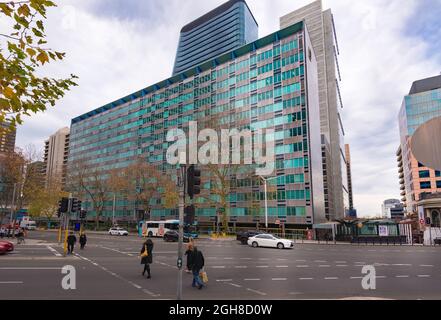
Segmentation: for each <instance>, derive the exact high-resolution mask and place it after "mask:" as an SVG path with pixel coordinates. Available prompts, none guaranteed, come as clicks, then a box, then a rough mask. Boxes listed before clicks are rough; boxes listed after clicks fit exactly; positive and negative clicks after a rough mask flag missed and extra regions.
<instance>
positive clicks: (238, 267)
mask: <svg viewBox="0 0 441 320" xmlns="http://www.w3.org/2000/svg"><path fill="white" fill-rule="evenodd" d="M234 268H235V269H246V268H248V267H247V266H235V267H234Z"/></svg>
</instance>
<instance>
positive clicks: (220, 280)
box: [216, 279, 233, 282]
mask: <svg viewBox="0 0 441 320" xmlns="http://www.w3.org/2000/svg"><path fill="white" fill-rule="evenodd" d="M216 281H217V282H231V281H233V279H219V280H216Z"/></svg>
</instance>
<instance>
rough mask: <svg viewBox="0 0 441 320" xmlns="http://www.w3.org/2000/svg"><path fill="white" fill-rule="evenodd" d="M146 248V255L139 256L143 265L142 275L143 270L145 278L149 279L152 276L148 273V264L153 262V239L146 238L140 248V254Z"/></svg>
mask: <svg viewBox="0 0 441 320" xmlns="http://www.w3.org/2000/svg"><path fill="white" fill-rule="evenodd" d="M145 250H147V253H148V255H147V257H142V258H141V264H143V265H144V271H143V272H142V275H145V272H146V271H147V279H151V278H152V276H151V274H150V264H152V263H153V256H152V253H153V241H152V240H151V239H147V241H146V242H144V244H143V245H142V249H141V255H142V254H143V253H144V252H145Z"/></svg>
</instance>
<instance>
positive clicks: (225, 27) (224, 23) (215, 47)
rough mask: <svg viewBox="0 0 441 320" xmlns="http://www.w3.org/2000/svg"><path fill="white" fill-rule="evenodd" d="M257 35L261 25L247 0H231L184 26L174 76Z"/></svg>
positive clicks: (248, 41)
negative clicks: (258, 23)
mask: <svg viewBox="0 0 441 320" xmlns="http://www.w3.org/2000/svg"><path fill="white" fill-rule="evenodd" d="M257 38H258V25H257V22H256V20H255V19H254V17H253V14H252V13H251V11H250V9H249V7H248V5H247V4H246V2H245V0H230V1H228V2H226V3H224V4H223V5H221V6H219V7H217V8H216V9H214V10H212V11H210V12H208V13H207V14H205V15H203V16H202V17H200V18H198V19H196V20H194V21H193V22H191V23H189V24H187V25H186V26H184V27H183V28H182V30H181V36H180V38H179V45H178V50H177V53H176V59H175V65H174V68H173V75H176V74H178V73H180V72H183V71H185V70H187V69H190V68H192V67H195V66H197V65H199V64H201V63H202V62H204V61H207V60H210V59H212V58H214V57H218V56H220V55H222V54H223V53H225V52H229V51H232V50H235V49H237V48H240V47H241V46H243V45H245V44H247V43H251V42H253V41H255V40H257Z"/></svg>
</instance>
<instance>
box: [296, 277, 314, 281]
mask: <svg viewBox="0 0 441 320" xmlns="http://www.w3.org/2000/svg"><path fill="white" fill-rule="evenodd" d="M299 280H302V281H303V280H314V278H299Z"/></svg>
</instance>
